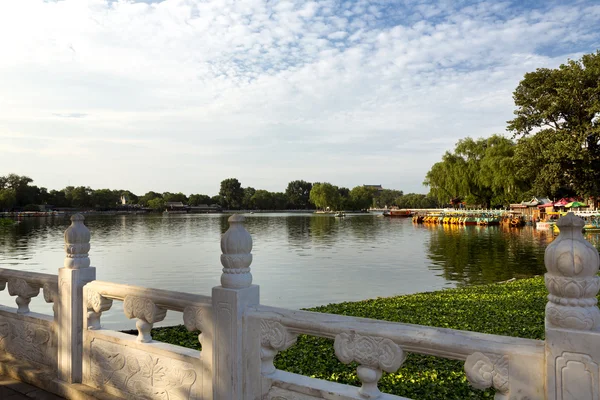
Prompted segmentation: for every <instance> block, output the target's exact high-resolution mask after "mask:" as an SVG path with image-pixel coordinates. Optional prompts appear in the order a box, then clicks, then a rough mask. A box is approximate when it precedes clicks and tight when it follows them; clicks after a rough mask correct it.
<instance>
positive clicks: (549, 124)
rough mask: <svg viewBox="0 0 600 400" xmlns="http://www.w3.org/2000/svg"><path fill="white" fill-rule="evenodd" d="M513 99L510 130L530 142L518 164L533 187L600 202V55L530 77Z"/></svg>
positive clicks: (598, 52) (533, 73) (526, 78)
mask: <svg viewBox="0 0 600 400" xmlns="http://www.w3.org/2000/svg"><path fill="white" fill-rule="evenodd" d="M513 98H514V101H515V105H516V106H517V109H516V110H515V118H514V119H513V120H511V121H508V130H509V131H511V132H512V133H513V134H514V136H515V137H517V138H527V140H525V141H523V142H522V144H523V145H524V150H523V151H522V152H519V154H518V158H519V162H520V164H521V167H522V168H529V169H534V170H535V175H533V178H534V180H535V182H534V186H536V187H549V188H551V190H553V191H554V192H559V191H560V190H567V191H568V190H571V191H573V192H576V193H578V194H580V195H591V196H600V118H599V117H600V51H597V52H596V53H592V54H587V55H584V56H583V57H581V59H579V60H576V61H574V60H569V61H568V62H567V63H566V64H563V65H561V66H560V67H558V68H556V69H548V68H539V69H537V70H536V71H535V72H530V73H527V74H525V77H524V79H523V80H522V81H521V82H520V83H519V86H517V88H516V90H515V91H514V94H513ZM525 173H526V172H525Z"/></svg>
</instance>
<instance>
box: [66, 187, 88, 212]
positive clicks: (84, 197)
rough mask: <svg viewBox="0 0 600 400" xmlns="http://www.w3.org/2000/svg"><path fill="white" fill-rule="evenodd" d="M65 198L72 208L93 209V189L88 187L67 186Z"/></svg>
mask: <svg viewBox="0 0 600 400" xmlns="http://www.w3.org/2000/svg"><path fill="white" fill-rule="evenodd" d="M65 197H66V198H67V201H68V202H69V204H70V205H71V206H72V207H92V206H93V205H92V189H90V188H89V187H86V186H77V187H73V186H67V187H66V188H65Z"/></svg>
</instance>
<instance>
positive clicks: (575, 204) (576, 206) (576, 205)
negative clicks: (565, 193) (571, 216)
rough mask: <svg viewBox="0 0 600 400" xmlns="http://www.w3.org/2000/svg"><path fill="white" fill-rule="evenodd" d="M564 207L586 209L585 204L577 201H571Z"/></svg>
mask: <svg viewBox="0 0 600 400" xmlns="http://www.w3.org/2000/svg"><path fill="white" fill-rule="evenodd" d="M565 207H569V208H579V207H587V204H585V203H581V202H579V201H572V202H570V203H569V204H565Z"/></svg>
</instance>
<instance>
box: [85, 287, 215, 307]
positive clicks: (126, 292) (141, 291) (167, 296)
mask: <svg viewBox="0 0 600 400" xmlns="http://www.w3.org/2000/svg"><path fill="white" fill-rule="evenodd" d="M86 290H91V291H93V292H96V293H98V294H99V295H100V296H102V297H104V298H106V299H110V300H117V301H124V300H125V297H127V296H135V297H141V298H144V299H148V300H151V301H152V302H153V303H154V304H156V305H157V306H159V307H161V308H165V309H167V310H172V311H180V312H183V310H184V309H185V308H186V307H188V306H197V305H198V304H205V305H207V306H210V305H211V298H210V296H203V295H199V294H191V293H183V292H176V291H172V290H163V289H153V288H145V287H140V286H132V285H124V284H120V283H112V282H104V281H93V282H90V283H88V284H87V285H86Z"/></svg>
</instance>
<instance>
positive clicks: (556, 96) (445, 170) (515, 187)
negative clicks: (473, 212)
mask: <svg viewBox="0 0 600 400" xmlns="http://www.w3.org/2000/svg"><path fill="white" fill-rule="evenodd" d="M513 98H514V101H515V106H516V110H515V111H514V114H515V118H514V119H512V120H510V121H508V122H507V131H508V132H509V133H510V134H512V137H511V138H507V137H504V136H502V135H494V136H492V137H490V138H486V139H483V138H482V139H472V138H469V137H467V138H465V139H461V140H460V141H459V142H458V143H457V145H456V147H455V148H454V150H453V151H447V152H446V153H445V154H444V155H443V157H442V160H441V161H440V162H438V163H436V164H434V165H433V166H432V167H431V169H430V171H429V172H428V173H427V175H426V178H425V182H424V184H425V185H427V186H429V188H430V192H429V195H430V196H431V197H434V198H436V199H437V200H438V201H441V202H448V201H452V202H455V203H456V202H460V201H464V202H466V203H467V204H472V205H481V206H484V207H498V206H504V207H506V206H508V205H509V204H510V203H516V202H520V201H522V200H523V199H527V198H530V197H532V196H545V197H549V198H550V199H559V198H562V197H571V196H573V197H579V198H595V199H598V198H600V51H597V52H596V53H592V54H586V55H584V56H583V57H581V59H579V60H569V61H568V62H567V63H566V64H563V65H561V66H560V67H558V68H556V69H548V68H538V69H537V70H536V71H534V72H530V73H527V74H525V76H524V78H523V80H521V82H520V83H519V85H518V86H517V88H516V89H515V91H514V93H513Z"/></svg>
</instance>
